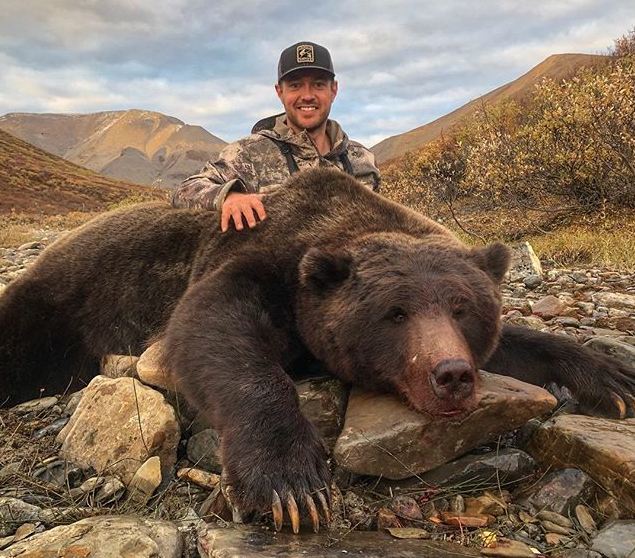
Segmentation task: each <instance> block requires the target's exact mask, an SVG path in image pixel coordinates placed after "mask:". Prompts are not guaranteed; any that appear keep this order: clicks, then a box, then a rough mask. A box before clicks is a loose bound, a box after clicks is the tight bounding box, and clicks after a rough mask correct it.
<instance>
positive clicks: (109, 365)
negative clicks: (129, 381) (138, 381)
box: [100, 355, 139, 378]
mask: <svg viewBox="0 0 635 558" xmlns="http://www.w3.org/2000/svg"><path fill="white" fill-rule="evenodd" d="M138 360H139V357H136V356H128V355H106V356H105V357H104V358H102V359H101V372H100V373H101V374H102V375H103V376H106V377H108V378H134V377H135V376H136V375H137V361H138Z"/></svg>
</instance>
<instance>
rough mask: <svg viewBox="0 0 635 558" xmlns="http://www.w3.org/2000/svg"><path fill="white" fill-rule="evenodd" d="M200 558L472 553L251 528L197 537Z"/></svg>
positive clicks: (423, 557) (357, 535)
mask: <svg viewBox="0 0 635 558" xmlns="http://www.w3.org/2000/svg"><path fill="white" fill-rule="evenodd" d="M198 551H199V553H200V555H201V556H202V557H203V558H252V557H258V558H274V557H275V558H342V557H343V556H364V557H365V558H461V557H462V556H463V557H468V556H479V553H478V552H477V551H475V550H473V549H472V550H470V549H469V548H465V547H463V546H459V545H456V544H451V543H440V542H432V541H427V540H405V539H402V540H399V539H394V538H392V537H391V536H390V535H388V534H385V533H378V532H368V531H366V532H363V531H353V532H349V533H339V534H338V533H332V532H331V533H328V534H327V533H323V534H319V535H314V534H313V533H311V534H309V533H304V532H302V533H300V534H299V535H292V534H290V533H285V532H282V533H274V532H272V531H265V530H261V529H258V528H254V527H238V528H234V529H221V528H209V529H208V530H207V531H206V532H203V533H201V534H200V535H199V541H198Z"/></svg>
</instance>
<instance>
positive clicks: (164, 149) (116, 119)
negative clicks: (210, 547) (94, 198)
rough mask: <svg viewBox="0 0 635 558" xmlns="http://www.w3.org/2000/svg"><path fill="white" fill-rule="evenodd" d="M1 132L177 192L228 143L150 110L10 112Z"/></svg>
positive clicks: (87, 164)
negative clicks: (81, 112)
mask: <svg viewBox="0 0 635 558" xmlns="http://www.w3.org/2000/svg"><path fill="white" fill-rule="evenodd" d="M0 129H2V130H4V131H6V132H9V133H10V134H12V135H14V136H16V137H18V138H20V139H22V140H24V141H27V142H29V143H31V144H33V145H35V146H36V147H39V148H41V149H44V150H45V151H48V152H49V153H53V154H54V155H58V156H60V157H63V158H64V159H67V160H69V161H71V162H73V163H76V164H78V165H81V166H83V167H86V168H88V169H91V170H94V171H96V172H98V173H100V174H103V175H105V176H109V177H112V178H117V179H121V180H125V181H127V182H135V183H138V184H153V185H158V186H166V187H173V186H175V185H176V184H178V183H179V182H181V181H182V180H183V179H184V178H187V177H188V176H190V175H192V174H195V173H196V172H198V171H199V170H200V169H201V168H202V167H203V165H204V164H205V162H206V161H207V160H209V159H210V158H213V157H214V156H215V155H216V154H218V152H219V151H220V150H221V149H222V148H223V147H224V146H225V145H226V143H225V142H224V141H223V140H221V139H220V138H217V137H216V136H213V135H212V134H210V133H209V132H208V131H207V130H205V129H204V128H201V127H200V126H190V125H189V124H185V123H183V122H182V121H181V120H179V119H177V118H174V117H172V116H166V115H164V114H161V113H158V112H151V111H144V110H136V109H133V110H125V111H111V112H95V113H91V114H33V113H9V114H6V115H4V116H2V117H0Z"/></svg>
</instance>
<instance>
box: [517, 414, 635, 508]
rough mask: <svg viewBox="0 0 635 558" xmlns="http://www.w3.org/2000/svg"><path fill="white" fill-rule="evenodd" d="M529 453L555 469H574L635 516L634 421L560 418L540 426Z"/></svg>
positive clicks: (569, 416) (563, 416) (580, 417)
mask: <svg viewBox="0 0 635 558" xmlns="http://www.w3.org/2000/svg"><path fill="white" fill-rule="evenodd" d="M527 449H528V451H529V452H530V453H531V454H532V455H533V456H534V457H535V458H536V459H537V460H539V461H541V462H543V463H545V464H548V465H553V466H555V467H576V468H578V469H581V470H583V471H584V472H585V473H587V474H588V475H589V476H591V477H592V478H593V479H594V480H595V481H596V482H597V483H599V484H600V485H601V486H603V487H604V488H605V489H606V490H608V491H609V492H611V493H612V494H613V495H614V496H615V497H616V498H617V499H618V500H619V501H620V502H621V503H622V504H623V505H624V506H625V507H626V508H627V509H629V510H630V511H631V512H633V513H635V419H626V420H610V419H602V418H596V417H586V416H582V415H561V416H558V417H555V418H554V419H552V420H549V421H547V422H546V423H545V424H543V425H542V426H541V427H540V428H539V429H538V430H537V431H536V432H535V433H534V435H533V437H532V438H531V440H530V442H529V445H528V448H527Z"/></svg>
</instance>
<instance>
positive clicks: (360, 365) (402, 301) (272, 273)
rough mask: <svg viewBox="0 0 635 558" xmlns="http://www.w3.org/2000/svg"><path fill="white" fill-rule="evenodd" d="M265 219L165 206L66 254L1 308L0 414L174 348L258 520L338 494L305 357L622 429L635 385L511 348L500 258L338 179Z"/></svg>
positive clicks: (373, 379)
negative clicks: (550, 393) (551, 393)
mask: <svg viewBox="0 0 635 558" xmlns="http://www.w3.org/2000/svg"><path fill="white" fill-rule="evenodd" d="M265 203H266V206H267V212H268V219H267V220H266V221H264V222H263V223H261V224H259V225H258V227H256V228H255V229H254V230H250V231H245V232H236V231H230V232H228V233H225V234H221V233H220V232H218V222H217V216H216V214H214V213H211V212H197V211H193V210H174V209H171V208H169V207H165V206H161V205H156V204H154V205H145V206H140V207H137V208H133V209H126V210H122V211H119V212H115V213H112V214H109V215H105V216H103V217H100V218H99V219H97V220H95V221H93V222H91V223H89V224H87V225H85V226H84V227H81V228H80V229H78V230H76V231H74V232H72V233H71V234H69V235H68V236H67V237H66V238H65V239H63V240H61V241H60V242H58V243H56V244H54V245H53V246H52V247H51V248H49V249H48V250H46V251H45V253H44V254H42V256H41V257H40V258H39V260H38V261H37V262H36V263H35V264H34V265H33V266H32V268H31V269H30V270H29V271H28V272H27V273H26V274H25V276H24V277H22V278H21V279H19V280H17V281H15V282H14V283H13V284H11V285H10V286H9V287H8V288H7V289H6V292H5V293H4V294H3V296H2V297H1V298H0V331H1V332H2V334H1V335H2V338H1V341H0V400H2V399H4V400H5V402H6V403H8V404H13V403H17V402H18V401H21V400H24V399H28V398H32V397H36V396H37V395H39V394H40V393H41V392H44V393H50V392H51V391H52V392H56V391H60V390H62V389H64V387H65V386H66V385H67V384H68V383H69V382H71V381H72V380H73V379H75V381H76V383H77V380H78V378H77V376H78V375H80V374H84V375H85V379H87V378H88V377H90V375H91V374H94V373H95V372H96V364H97V362H98V360H99V358H100V357H101V356H103V355H104V354H107V353H132V354H138V353H139V352H140V351H141V350H142V349H143V347H144V345H145V343H146V342H147V341H148V340H149V339H151V338H154V337H156V336H164V337H165V343H166V363H165V364H166V366H168V367H169V369H170V370H172V371H173V373H175V374H176V375H177V377H178V381H179V384H180V385H181V387H182V389H183V391H184V393H185V395H186V397H187V398H188V400H189V401H190V402H191V403H193V404H194V405H196V406H197V407H198V408H199V409H200V410H201V411H202V412H204V413H205V414H206V415H207V416H208V418H209V419H210V420H211V421H212V422H213V423H214V424H215V426H216V427H217V428H218V430H219V431H220V434H221V438H222V459H223V466H224V472H225V474H226V477H227V479H228V482H229V483H230V484H231V485H232V486H233V487H234V490H235V500H236V503H237V504H238V505H239V507H241V508H242V509H243V510H250V509H266V508H267V507H268V506H269V505H270V504H271V497H272V493H273V490H274V489H275V490H276V491H277V492H278V493H279V494H280V495H281V496H282V497H284V495H285V494H288V493H294V494H295V495H296V497H297V498H298V499H299V501H301V500H302V497H303V494H306V493H310V492H314V491H316V490H319V489H320V488H322V487H323V486H324V485H325V484H326V483H327V482H328V475H329V473H328V469H327V467H326V462H325V459H324V455H323V452H322V446H321V444H320V441H319V439H318V436H317V434H316V432H315V430H314V429H313V427H312V426H311V425H310V423H308V421H307V420H306V419H305V418H304V417H303V416H302V414H301V412H300V409H299V406H298V401H297V396H296V393H295V389H294V385H293V382H292V378H291V376H292V375H293V367H292V364H293V362H296V361H298V359H303V358H304V357H306V356H307V355H308V356H310V357H311V358H314V359H317V360H319V361H321V362H323V363H324V364H325V366H326V367H327V368H328V369H329V370H330V371H331V372H332V373H333V374H335V375H337V376H339V377H341V378H342V379H343V380H345V381H347V382H350V383H353V384H357V385H360V386H363V387H366V388H368V389H374V390H380V391H387V392H393V393H396V394H398V395H400V396H401V397H403V398H404V400H405V401H406V402H407V403H408V404H410V405H411V406H413V407H414V408H416V409H418V410H420V411H425V412H430V413H434V414H441V415H456V414H464V413H465V412H467V411H469V410H470V408H471V407H472V406H473V404H474V386H475V385H476V383H477V381H478V377H477V369H478V368H479V367H483V366H484V367H486V368H488V369H490V370H492V371H498V372H501V373H507V374H511V375H514V376H516V377H520V378H522V379H525V380H527V381H531V382H534V383H539V384H540V383H545V382H548V381H552V380H554V381H557V382H559V383H561V384H565V385H568V387H569V388H570V389H572V390H573V391H574V393H576V394H577V395H578V396H579V398H580V400H581V402H582V403H583V404H584V405H585V406H586V408H587V409H591V410H593V409H595V410H596V411H598V412H602V413H610V412H614V406H613V405H612V402H611V395H610V391H613V392H615V393H617V394H618V395H620V396H621V397H623V398H624V399H626V400H627V401H628V395H629V394H633V392H635V372H634V371H633V370H632V369H630V368H627V367H624V366H623V365H620V364H619V363H618V362H617V361H615V360H613V359H610V358H608V357H604V356H602V355H598V354H596V353H593V352H591V351H587V350H583V349H581V348H580V347H579V346H577V345H576V344H575V343H572V342H570V341H567V340H565V339H562V338H560V337H555V336H548V335H543V334H538V333H535V332H531V331H529V330H521V329H518V328H508V327H505V328H503V332H502V337H501V327H500V323H499V313H500V297H499V293H498V283H499V282H500V280H501V279H502V277H503V275H504V273H505V271H506V269H507V265H508V260H509V254H508V250H507V249H506V248H505V247H504V246H502V245H500V244H494V245H492V246H489V247H486V248H480V249H469V248H467V247H465V246H464V245H463V244H461V243H460V242H459V241H458V240H457V239H456V238H455V237H454V236H453V235H451V233H450V232H448V231H447V230H446V229H444V228H443V227H441V226H440V225H438V224H436V223H434V222H432V221H430V220H429V219H426V218H424V217H422V216H421V215H418V214H416V213H414V212H412V211H410V210H408V209H406V208H404V207H402V206H399V205H397V204H394V203H392V202H390V201H388V200H386V199H384V198H382V197H380V196H378V195H376V194H374V193H372V192H370V191H368V190H367V189H366V188H364V187H363V186H361V185H360V184H359V183H357V182H356V181H355V180H353V179H351V178H350V177H348V176H346V175H344V174H343V173H339V172H336V171H326V170H316V171H309V172H307V173H302V174H300V175H297V176H296V177H294V178H292V179H291V180H290V181H289V182H288V184H287V185H286V186H285V187H284V188H283V189H281V190H278V191H277V192H275V193H273V194H271V195H269V196H268V197H267V199H266V201H265ZM488 361H489V362H488ZM627 408H628V410H629V412H630V413H632V412H633V409H632V406H631V403H628V406H627Z"/></svg>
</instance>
